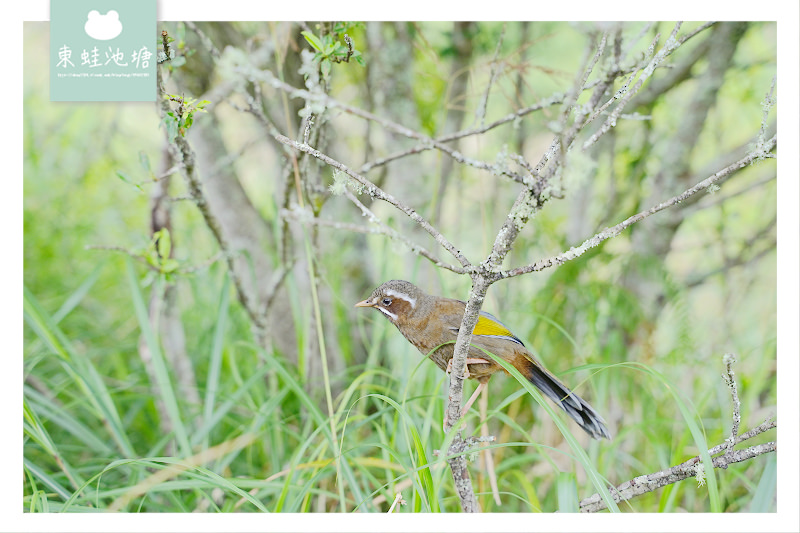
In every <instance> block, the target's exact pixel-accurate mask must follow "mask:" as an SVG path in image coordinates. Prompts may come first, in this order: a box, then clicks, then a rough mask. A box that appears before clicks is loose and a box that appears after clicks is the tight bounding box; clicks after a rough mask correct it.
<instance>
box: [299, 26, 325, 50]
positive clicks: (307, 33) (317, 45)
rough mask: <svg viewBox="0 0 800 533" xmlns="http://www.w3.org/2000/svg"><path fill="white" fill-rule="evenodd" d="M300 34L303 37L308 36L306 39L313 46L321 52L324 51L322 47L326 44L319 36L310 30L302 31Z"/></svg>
mask: <svg viewBox="0 0 800 533" xmlns="http://www.w3.org/2000/svg"><path fill="white" fill-rule="evenodd" d="M300 35H302V36H303V37H305V38H306V41H308V44H310V45H311V46H313V47H314V48H315V49H316V50H319V51H320V52H322V49H323V48H324V46H323V44H322V41H320V40H319V37H317V36H316V35H314V34H313V33H311V32H310V31H301V32H300Z"/></svg>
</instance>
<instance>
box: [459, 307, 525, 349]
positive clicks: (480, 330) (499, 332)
mask: <svg viewBox="0 0 800 533" xmlns="http://www.w3.org/2000/svg"><path fill="white" fill-rule="evenodd" d="M472 334H473V335H484V336H491V337H501V338H502V337H505V338H507V339H508V340H510V341H513V342H517V343H519V344H522V341H521V340H519V339H518V338H517V337H516V336H515V335H514V334H513V333H511V332H510V331H509V330H508V328H507V327H505V326H504V325H503V324H501V323H500V322H499V321H498V320H497V319H495V318H494V317H493V316H491V315H489V314H488V313H486V314H483V313H481V315H480V316H479V317H478V323H477V324H475V329H473V330H472ZM523 346H524V345H523Z"/></svg>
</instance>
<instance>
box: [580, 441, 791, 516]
mask: <svg viewBox="0 0 800 533" xmlns="http://www.w3.org/2000/svg"><path fill="white" fill-rule="evenodd" d="M721 446H723V447H724V446H727V444H723V445H721ZM777 449H778V445H777V444H776V443H775V442H766V443H764V444H759V445H757V446H751V447H749V448H746V449H744V450H736V451H734V452H731V453H730V454H725V455H721V456H719V457H714V458H713V459H712V463H713V464H714V468H727V467H728V465H730V464H733V463H741V462H743V461H748V460H750V459H753V458H754V457H758V456H759V455H764V454H766V453H771V452H774V451H776V450H777ZM702 464H703V463H702V462H701V459H700V456H699V455H698V456H696V457H693V458H692V459H689V460H688V461H686V462H683V463H681V464H679V465H676V466H673V467H672V468H668V469H666V470H662V471H660V472H655V473H653V474H648V475H645V476H639V477H636V478H634V479H631V480H630V481H626V482H625V483H623V484H621V485H619V486H617V487H616V488H614V489H612V490H611V494H612V496H613V497H614V501H615V502H621V501H627V500H630V499H632V498H635V497H636V496H641V495H642V494H645V493H648V492H652V491H654V490H656V489H659V488H661V487H665V486H667V485H671V484H672V483H677V482H678V481H683V480H684V479H687V478H690V477H695V476H697V475H698V469H697V465H702ZM579 507H580V510H581V512H582V513H593V512H597V511H600V510H602V509H605V508H606V504H605V502H603V500H602V499H601V498H600V495H599V494H593V495H592V496H589V497H588V498H586V499H584V500H581V502H580V503H579Z"/></svg>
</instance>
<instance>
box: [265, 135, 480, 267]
mask: <svg viewBox="0 0 800 533" xmlns="http://www.w3.org/2000/svg"><path fill="white" fill-rule="evenodd" d="M275 138H276V139H277V140H278V141H279V142H281V143H283V144H285V145H287V146H290V147H292V148H295V149H296V150H300V151H301V152H305V153H307V154H309V155H312V156H313V157H316V158H317V159H319V160H320V161H323V162H324V163H326V164H328V165H330V166H332V167H333V168H335V169H337V170H339V171H341V172H344V173H345V174H347V175H348V176H350V177H351V178H353V179H354V180H356V181H357V182H358V183H360V184H361V185H363V186H364V190H365V192H366V193H367V194H369V195H370V196H371V197H373V198H375V199H378V200H383V201H385V202H387V203H389V204H391V205H393V206H394V207H396V208H397V209H399V210H400V211H402V212H403V213H405V214H406V215H407V216H408V217H409V218H411V219H412V220H413V221H414V222H416V223H417V224H419V226H420V227H422V229H424V230H425V231H427V232H428V233H429V234H430V235H431V237H433V238H434V239H435V240H436V242H438V243H439V244H440V245H441V246H442V247H443V248H444V249H445V250H447V251H448V252H450V253H451V254H452V255H453V257H455V258H456V259H457V260H458V262H459V263H461V265H462V266H463V267H464V268H465V269H469V268H470V267H471V266H472V265H471V263H470V262H469V260H468V259H467V258H466V257H465V256H464V254H462V253H461V251H460V250H458V249H456V247H455V246H453V244H452V243H451V242H450V241H449V240H447V238H445V237H444V235H442V234H441V233H440V232H439V231H438V230H437V229H436V228H434V227H433V226H432V225H431V224H430V223H429V222H428V221H427V220H425V219H424V218H423V217H422V216H420V215H419V213H417V212H416V211H414V210H413V209H411V208H410V207H408V206H407V205H405V204H404V203H402V202H400V201H399V200H398V199H397V198H395V197H394V196H392V195H391V194H389V193H387V192H384V191H383V190H382V189H381V188H380V187H378V186H377V185H375V184H374V183H372V182H371V181H369V180H368V179H367V178H365V177H363V176H361V175H360V174H358V173H357V172H355V171H353V170H351V169H350V168H349V167H347V166H346V165H344V164H343V163H340V162H339V161H336V160H335V159H333V158H331V157H329V156H327V155H325V154H323V153H322V152H320V151H319V150H316V149H314V148H312V147H310V146H308V145H306V144H302V143H299V142H297V141H294V140H292V139H290V138H288V137H286V136H284V135H276V137H275Z"/></svg>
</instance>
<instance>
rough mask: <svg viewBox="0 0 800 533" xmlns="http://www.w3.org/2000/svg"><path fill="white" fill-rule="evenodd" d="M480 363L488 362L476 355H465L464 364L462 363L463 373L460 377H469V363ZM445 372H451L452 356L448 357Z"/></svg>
mask: <svg viewBox="0 0 800 533" xmlns="http://www.w3.org/2000/svg"><path fill="white" fill-rule="evenodd" d="M481 363H484V364H489V361H487V360H486V359H480V358H478V357H467V360H466V364H464V375H463V376H462V379H467V378H469V376H470V374H469V365H478V364H481ZM445 372H447V373H448V374H450V373H451V372H453V359H452V358H450V360H449V361H448V362H447V369H446V370H445Z"/></svg>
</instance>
